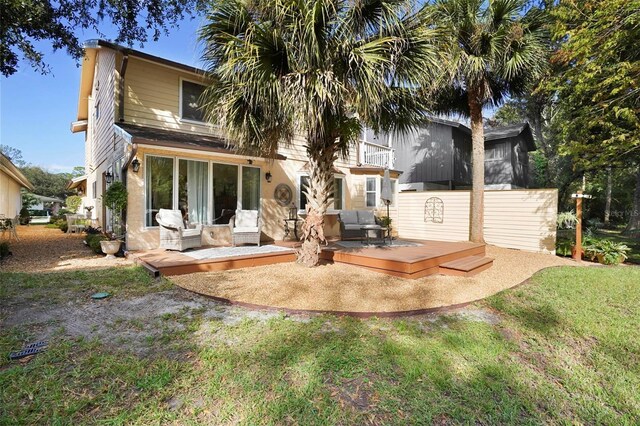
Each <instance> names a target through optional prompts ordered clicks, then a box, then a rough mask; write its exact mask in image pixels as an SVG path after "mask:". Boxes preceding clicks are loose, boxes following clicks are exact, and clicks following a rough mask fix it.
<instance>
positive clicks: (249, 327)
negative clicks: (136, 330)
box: [0, 267, 640, 425]
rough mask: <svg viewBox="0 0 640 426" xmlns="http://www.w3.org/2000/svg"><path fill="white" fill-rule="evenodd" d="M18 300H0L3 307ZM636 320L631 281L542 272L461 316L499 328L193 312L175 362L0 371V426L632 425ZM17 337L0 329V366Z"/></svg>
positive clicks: (86, 347)
mask: <svg viewBox="0 0 640 426" xmlns="http://www.w3.org/2000/svg"><path fill="white" fill-rule="evenodd" d="M69 274H70V273H69ZM101 274H102V275H101V280H103V281H104V282H114V283H115V282H117V281H118V280H122V279H123V277H125V276H129V278H128V280H129V281H128V282H129V283H130V285H131V287H132V288H134V289H135V288H137V289H138V290H135V291H132V293H131V294H135V293H137V292H138V291H142V289H143V288H145V287H147V288H149V286H151V289H153V288H155V287H153V286H154V285H162V284H153V283H149V282H146V281H145V280H144V279H143V278H142V272H141V271H140V270H138V269H128V270H106V271H102V272H101ZM38 277H40V278H38ZM66 277H69V278H70V277H73V279H74V280H77V281H78V282H77V283H75V284H67V285H68V287H67V290H68V291H84V290H83V289H84V286H85V285H86V286H91V285H93V284H90V283H91V282H92V281H93V280H94V279H95V276H93V275H91V274H87V275H80V274H79V273H77V275H74V274H71V275H68V276H66ZM7 278H9V279H8V280H7ZM16 278H17V279H18V281H15V279H16ZM45 278H47V279H48V281H47V284H46V285H45V284H41V285H40V286H36V285H35V284H34V283H35V282H38V281H39V282H43V281H42V280H43V276H42V275H33V276H30V278H29V276H20V275H16V274H11V275H9V274H0V280H2V282H3V283H5V282H9V281H11V283H10V285H4V284H3V287H12V286H13V287H16V288H17V290H18V291H20V290H21V289H22V291H32V290H33V291H37V292H41V291H42V292H45V291H48V290H43V289H41V288H40V287H49V286H51V285H53V283H54V282H55V283H56V285H65V284H64V282H63V281H64V280H61V279H58V278H57V277H56V279H55V280H51V276H50V275H47V276H45ZM83 280H84V282H85V284H84V285H83V284H81V283H80V281H83ZM25 285H29V286H31V287H23V286H25ZM16 288H14V289H5V290H3V291H5V292H6V294H8V295H9V297H10V298H13V297H14V296H15V291H16ZM113 290H114V291H116V289H113ZM2 300H7V299H6V298H4V297H3V299H2ZM638 306H640V268H636V267H611V268H609V267H607V268H558V269H550V270H546V271H543V272H541V273H539V274H537V275H536V276H534V278H533V279H532V282H531V283H529V284H526V285H524V286H521V287H518V288H516V289H512V290H509V291H506V292H503V293H501V294H499V295H496V296H494V297H492V298H490V299H488V300H487V301H485V302H483V303H480V304H476V305H475V306H473V309H481V310H484V311H488V312H490V313H493V314H494V315H496V316H497V317H498V318H499V319H500V321H499V322H498V323H496V324H493V323H489V322H482V321H473V320H470V319H464V318H463V317H456V316H441V317H439V318H437V319H435V320H433V319H431V320H429V319H421V318H406V319H396V320H380V319H369V320H357V319H352V318H336V317H332V316H320V317H314V318H313V319H312V320H311V321H308V322H298V321H293V320H291V319H290V318H287V317H285V316H281V317H278V318H274V319H271V320H269V321H257V320H244V321H243V322H241V323H239V324H237V325H225V324H224V323H223V322H222V321H219V320H216V319H208V318H206V316H204V315H202V312H199V313H196V314H195V315H193V316H192V317H191V318H190V319H189V320H188V321H187V320H185V324H186V328H185V329H182V330H179V331H175V332H174V334H168V335H166V336H163V338H166V339H167V342H172V341H173V342H174V343H175V342H178V344H179V345H181V346H182V349H183V350H182V351H181V352H175V351H172V352H171V354H172V355H169V354H163V353H162V351H160V352H159V353H158V354H157V356H154V357H149V358H143V359H141V358H138V357H135V356H134V355H132V353H131V352H130V351H128V350H127V348H126V347H123V348H121V349H120V350H113V349H112V348H106V347H105V346H104V345H103V344H102V343H100V342H98V341H92V342H89V341H83V340H64V339H57V340H56V342H57V343H54V344H53V346H51V347H50V348H49V350H47V351H46V352H45V353H43V354H40V355H38V356H37V357H36V358H34V359H33V360H32V361H31V362H29V363H28V364H26V365H21V364H19V363H15V362H13V363H10V362H8V361H6V360H5V359H3V360H2V361H0V424H12V425H13V424H42V423H55V424H83V423H102V424H124V423H127V424H128V423H133V424H164V423H171V422H174V423H178V424H197V423H204V424H226V423H239V424H247V425H254V424H305V425H314V424H369V423H373V424H432V423H446V422H452V423H474V422H479V423H484V424H509V423H518V424H523V423H524V424H539V423H542V422H545V423H546V422H551V423H590V424H593V423H602V424H638V422H640V397H639V396H638V395H639V394H638V389H640V310H639V309H638ZM162 319H163V320H167V321H170V320H171V319H172V316H171V315H167V316H166V318H165V316H163V317H162ZM28 337H29V336H28V330H20V329H15V328H14V329H11V330H6V329H2V330H0V351H1V352H2V353H6V352H8V351H9V350H11V349H13V348H16V347H19V346H20V345H21V344H22V342H24V341H25V340H27V339H28ZM176 353H178V354H179V355H178V356H176Z"/></svg>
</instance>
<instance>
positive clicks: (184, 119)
mask: <svg viewBox="0 0 640 426" xmlns="http://www.w3.org/2000/svg"><path fill="white" fill-rule="evenodd" d="M185 81H186V82H189V83H193V84H197V85H200V86H202V87H204V88H205V89H206V87H207V86H206V85H205V84H202V82H200V81H195V80H190V79H188V78H184V77H180V86H179V88H178V90H179V92H180V96H179V97H178V116H179V120H180V122H181V123H189V124H199V125H201V126H206V125H207V121H206V120H203V121H199V120H192V119H190V118H183V117H182V83H183V82H185Z"/></svg>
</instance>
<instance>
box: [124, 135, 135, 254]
mask: <svg viewBox="0 0 640 426" xmlns="http://www.w3.org/2000/svg"><path fill="white" fill-rule="evenodd" d="M137 154H138V144H137V143H135V142H134V143H132V144H131V154H130V155H129V158H128V159H127V162H126V163H125V164H124V165H123V166H122V183H123V184H124V187H125V188H127V187H128V185H127V180H128V179H127V172H128V171H129V166H130V165H131V162H132V161H133V159H134V158H136V155H137ZM127 191H128V190H127ZM127 204H128V203H127ZM122 222H123V223H124V229H125V232H124V246H125V250H126V247H127V208H125V209H124V211H123V212H122Z"/></svg>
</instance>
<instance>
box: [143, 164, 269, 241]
mask: <svg viewBox="0 0 640 426" xmlns="http://www.w3.org/2000/svg"><path fill="white" fill-rule="evenodd" d="M148 157H162V158H172V159H173V186H172V187H173V197H172V206H171V208H172V209H174V210H175V209H176V208H177V207H176V206H178V205H179V204H180V194H179V193H178V192H179V189H180V188H179V186H180V182H179V179H178V174H179V172H180V160H190V161H201V162H203V163H208V164H209V166H208V173H209V176H208V179H207V180H208V183H209V197H208V200H207V223H203V224H202V225H203V226H224V227H227V228H228V227H229V225H227V224H213V219H214V217H213V214H214V213H213V165H214V164H225V165H229V166H236V167H237V173H238V174H237V179H238V200H237V202H236V209H238V210H241V209H242V168H243V167H251V168H254V169H258V170H259V171H258V174H259V176H260V179H259V180H258V185H259V186H258V196H259V200H260V203H259V205H258V210H259V211H261V210H262V166H259V165H253V164H242V163H233V162H230V161H218V160H204V159H199V158H193V157H184V156H179V155H163V154H146V153H145V154H144V177H143V179H144V185H143V191H144V209H143V211H142V223H144V229H150V230H151V229H158V226H147V175H146V173H147V158H148Z"/></svg>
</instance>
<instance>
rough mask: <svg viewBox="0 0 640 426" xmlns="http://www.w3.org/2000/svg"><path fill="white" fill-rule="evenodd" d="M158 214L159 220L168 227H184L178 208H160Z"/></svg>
mask: <svg viewBox="0 0 640 426" xmlns="http://www.w3.org/2000/svg"><path fill="white" fill-rule="evenodd" d="M158 216H160V221H162V223H163V224H165V225H166V226H168V227H170V228H184V222H183V220H182V213H181V212H180V210H168V209H160V211H159V212H158Z"/></svg>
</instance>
